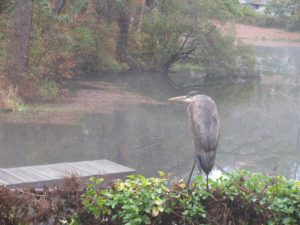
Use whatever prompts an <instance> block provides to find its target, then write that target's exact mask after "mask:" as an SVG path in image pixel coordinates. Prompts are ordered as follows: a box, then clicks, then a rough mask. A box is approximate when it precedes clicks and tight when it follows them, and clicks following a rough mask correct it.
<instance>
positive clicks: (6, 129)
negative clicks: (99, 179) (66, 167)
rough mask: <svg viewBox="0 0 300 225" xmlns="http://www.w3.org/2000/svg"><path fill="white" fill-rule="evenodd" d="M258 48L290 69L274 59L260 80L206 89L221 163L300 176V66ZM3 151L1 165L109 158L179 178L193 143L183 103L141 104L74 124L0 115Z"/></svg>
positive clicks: (168, 94)
mask: <svg viewBox="0 0 300 225" xmlns="http://www.w3.org/2000/svg"><path fill="white" fill-rule="evenodd" d="M261 51H262V52H258V55H259V56H260V57H261V58H264V59H269V58H272V57H273V59H272V60H270V61H273V62H278V61H276V60H275V59H274V57H275V56H276V57H279V58H280V57H281V58H284V60H283V61H284V62H285V63H287V66H286V67H285V70H284V71H285V72H283V70H282V68H281V66H278V65H281V64H278V63H276V65H277V66H278V67H279V69H278V71H279V72H281V73H277V72H278V71H277V69H276V65H273V66H272V68H273V72H274V73H273V74H265V73H263V74H262V78H261V80H256V81H251V82H249V81H247V82H239V83H228V82H226V83H225V82H224V83H222V82H220V81H211V80H210V81H206V82H209V85H205V84H204V85H203V87H205V86H206V88H202V89H201V91H202V92H203V93H206V94H208V95H210V96H212V97H213V98H214V99H215V101H216V103H217V105H218V108H219V111H220V117H221V140H220V145H219V149H218V153H217V160H216V164H217V168H219V169H223V170H226V171H231V170H234V169H241V168H244V169H250V170H253V171H262V172H265V173H277V174H283V175H286V176H288V177H291V178H298V179H299V178H300V165H299V164H300V150H299V148H300V115H299V112H300V104H299V94H300V91H299V90H300V85H299V73H298V72H297V71H299V68H297V66H295V65H296V60H295V57H292V56H291V55H290V52H288V53H287V54H288V59H286V57H287V56H285V55H282V54H281V55H280V54H273V52H272V50H270V49H269V50H266V49H263V50H261ZM276 51H277V50H276ZM296 55H297V54H296ZM276 57H275V58H276ZM278 60H279V59H278ZM262 61H263V60H262ZM266 64H267V63H266V62H265V61H263V65H266ZM263 65H262V64H261V65H259V66H261V67H262V66H263ZM288 68H292V70H289V69H288ZM261 70H262V71H266V70H263V68H262V69H261ZM288 71H292V72H290V73H288ZM295 71H296V72H295ZM275 72H276V73H275ZM151 90H152V91H151ZM154 90H155V89H154ZM141 92H143V93H147V94H148V95H151V96H152V97H153V98H156V94H155V92H156V91H153V89H152V87H149V88H148V89H147V88H145V87H143V90H142V91H141ZM149 93H150V94H149ZM169 97H172V94H171V92H166V93H164V94H162V92H160V93H159V97H158V98H159V99H168V98H169ZM0 156H1V157H0V167H12V166H22V165H33V164H45V163H55V162H63V161H79V160H91V159H101V158H106V159H109V160H112V161H115V162H118V163H121V164H124V165H127V166H129V167H132V168H135V169H137V170H138V172H139V173H143V174H145V175H155V174H156V172H157V171H158V170H164V171H167V172H172V173H173V174H174V175H175V176H177V177H181V176H186V174H187V173H188V172H189V170H190V168H191V165H192V160H193V144H192V139H191V136H190V133H189V130H188V126H187V118H186V106H184V105H181V104H165V105H140V106H133V107H131V108H130V109H126V110H115V111H114V112H113V113H111V114H107V113H106V114H101V113H94V114H85V115H83V116H82V117H81V119H80V120H78V122H77V123H76V124H73V125H57V124H45V125H37V124H26V123H22V124H15V123H8V122H5V121H2V122H1V123H0Z"/></svg>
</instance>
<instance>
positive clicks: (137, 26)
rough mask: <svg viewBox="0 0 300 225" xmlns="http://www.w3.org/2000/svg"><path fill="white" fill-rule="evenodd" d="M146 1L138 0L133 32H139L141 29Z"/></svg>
mask: <svg viewBox="0 0 300 225" xmlns="http://www.w3.org/2000/svg"><path fill="white" fill-rule="evenodd" d="M144 6H145V0H138V1H137V4H136V9H135V10H134V16H133V24H132V31H133V32H137V31H140V29H141V22H142V19H143V13H144Z"/></svg>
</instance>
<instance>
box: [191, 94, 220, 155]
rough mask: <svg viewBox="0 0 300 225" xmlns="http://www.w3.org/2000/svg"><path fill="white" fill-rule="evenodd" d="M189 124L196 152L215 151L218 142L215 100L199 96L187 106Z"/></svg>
mask: <svg viewBox="0 0 300 225" xmlns="http://www.w3.org/2000/svg"><path fill="white" fill-rule="evenodd" d="M188 117H189V125H190V128H191V132H192V135H193V139H194V144H195V147H196V152H197V153H198V152H200V151H205V152H207V151H215V150H216V148H217V146H218V142H219V133H220V121H219V115H218V110H217V107H216V104H215V102H214V101H213V100H212V99H211V98H210V97H208V96H201V97H199V98H197V99H196V100H195V101H194V102H192V103H191V104H190V105H189V107H188Z"/></svg>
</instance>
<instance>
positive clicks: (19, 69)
mask: <svg viewBox="0 0 300 225" xmlns="http://www.w3.org/2000/svg"><path fill="white" fill-rule="evenodd" d="M13 4H14V9H15V11H14V17H13V21H12V25H11V28H10V29H11V35H10V44H9V49H8V57H7V66H6V75H7V79H8V80H9V81H11V82H12V83H13V84H18V83H19V82H21V81H22V80H23V78H24V77H25V75H26V73H27V71H28V49H29V37H30V31H31V18H32V7H33V6H32V1H31V0H13Z"/></svg>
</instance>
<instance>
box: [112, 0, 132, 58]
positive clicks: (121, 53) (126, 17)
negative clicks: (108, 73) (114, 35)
mask: <svg viewBox="0 0 300 225" xmlns="http://www.w3.org/2000/svg"><path fill="white" fill-rule="evenodd" d="M130 1H131V0H125V1H124V5H123V6H122V7H119V10H118V13H119V15H118V25H119V35H118V39H117V43H116V56H117V59H118V60H119V62H124V63H128V62H129V59H128V52H127V47H128V34H129V25H130V17H131V9H130Z"/></svg>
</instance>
